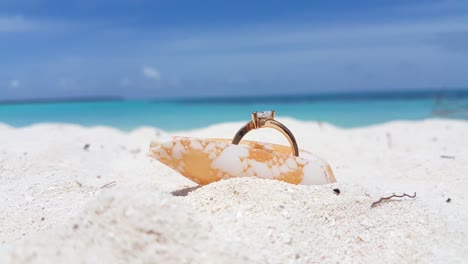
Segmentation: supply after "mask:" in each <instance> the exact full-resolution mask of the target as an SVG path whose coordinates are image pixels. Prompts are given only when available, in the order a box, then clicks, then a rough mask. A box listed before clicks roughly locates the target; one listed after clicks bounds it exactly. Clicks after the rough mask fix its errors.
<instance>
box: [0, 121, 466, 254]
mask: <svg viewBox="0 0 468 264" xmlns="http://www.w3.org/2000/svg"><path fill="white" fill-rule="evenodd" d="M278 119H280V120H281V122H283V123H284V124H285V125H287V126H288V127H289V128H290V129H291V130H292V131H293V132H294V134H295V136H296V138H297V140H298V144H299V147H300V148H302V149H305V150H308V151H311V152H313V153H315V154H317V155H318V156H320V157H322V158H324V159H325V160H327V161H328V162H329V163H330V165H331V167H332V169H333V172H334V174H335V177H336V179H337V183H334V184H330V185H321V186H301V185H291V184H287V183H284V182H279V181H273V180H264V179H257V178H239V179H231V180H223V181H220V182H216V183H213V184H209V185H206V186H203V187H197V184H195V183H193V182H191V181H189V180H188V179H186V178H184V177H182V176H180V175H179V174H178V173H177V172H175V171H173V170H171V169H170V168H168V167H166V166H165V165H163V164H161V163H159V162H158V161H156V160H154V159H151V158H150V157H148V155H147V153H148V149H149V144H150V142H151V141H152V140H157V139H158V138H161V137H167V136H170V135H181V136H194V137H220V138H232V136H233V135H234V134H235V132H236V131H237V129H238V128H239V127H240V126H241V125H243V123H224V124H219V125H214V126H211V127H207V128H204V129H199V130H193V131H181V132H177V133H167V132H164V131H161V130H158V129H155V128H149V127H146V128H140V129H137V130H134V131H131V132H128V133H127V132H122V131H119V130H116V129H113V128H109V127H92V128H85V127H80V126H76V125H67V124H38V125H33V126H29V127H24V128H12V127H9V126H7V125H0V201H1V203H0V263H65V262H66V263H318V262H321V263H322V262H323V263H466V259H468V246H467V244H468V225H467V223H468V200H467V199H466V192H467V191H468V152H467V150H468V122H466V121H454V120H444V119H429V120H424V121H418V122H408V121H397V122H391V123H385V124H381V125H376V126H369V127H362V128H354V129H341V128H337V127H334V126H332V125H329V124H326V123H317V122H302V121H297V120H294V119H289V118H282V117H279V118H278ZM246 139H250V140H260V141H265V142H272V143H278V144H285V145H287V141H286V139H285V138H283V137H282V135H281V134H280V133H278V132H277V131H274V130H268V129H264V130H260V131H255V132H252V133H250V134H248V135H247V136H246ZM334 189H339V190H340V193H339V194H337V193H336V191H334ZM392 193H397V194H402V193H407V194H410V195H413V194H414V193H417V196H416V198H414V199H412V198H408V197H405V198H396V199H390V200H386V201H383V202H381V203H380V204H378V205H376V206H374V207H371V205H372V203H373V202H375V201H377V200H379V199H380V198H382V197H386V196H389V195H391V194H392Z"/></svg>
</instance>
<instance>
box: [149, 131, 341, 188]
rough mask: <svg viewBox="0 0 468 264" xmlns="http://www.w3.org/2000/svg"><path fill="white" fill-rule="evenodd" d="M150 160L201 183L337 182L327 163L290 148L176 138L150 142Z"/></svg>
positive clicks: (268, 144)
mask: <svg viewBox="0 0 468 264" xmlns="http://www.w3.org/2000/svg"><path fill="white" fill-rule="evenodd" d="M149 155H150V156H151V157H153V158H155V159H157V160H159V161H160V162H162V163H164V164H165V165H167V166H169V167H171V168H172V169H174V170H176V171H178V172H179V173H180V174H182V175H183V176H185V177H187V178H188V179H190V180H192V181H194V182H196V183H198V184H203V185H204V184H209V183H212V182H215V181H219V180H222V179H229V178H234V177H248V176H255V177H260V178H265V179H275V180H280V181H285V182H288V183H292V184H304V185H318V184H327V183H332V182H335V181H336V180H335V177H334V175H333V172H332V170H331V168H330V166H329V165H328V163H327V162H325V161H324V160H322V159H321V158H319V157H317V156H315V155H313V154H312V153H310V152H308V151H305V150H299V157H295V156H293V155H291V149H290V147H288V146H282V145H276V144H270V143H261V142H255V141H241V142H240V143H239V145H233V144H231V143H230V140H228V139H200V138H187V137H174V138H173V139H172V140H170V141H167V142H153V143H151V149H150V154H149Z"/></svg>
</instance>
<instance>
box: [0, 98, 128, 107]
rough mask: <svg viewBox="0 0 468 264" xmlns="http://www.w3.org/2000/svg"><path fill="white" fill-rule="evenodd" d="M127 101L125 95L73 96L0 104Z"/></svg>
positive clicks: (1, 103)
mask: <svg viewBox="0 0 468 264" xmlns="http://www.w3.org/2000/svg"><path fill="white" fill-rule="evenodd" d="M113 101H125V98H123V97H77V98H74V97H71V98H42V99H26V100H4V101H0V105H14V104H60V103H83V102H113Z"/></svg>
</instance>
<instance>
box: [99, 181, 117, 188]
mask: <svg viewBox="0 0 468 264" xmlns="http://www.w3.org/2000/svg"><path fill="white" fill-rule="evenodd" d="M114 185H115V181H111V182H109V183H106V184H104V185H103V186H101V188H99V189H104V188H110V187H112V186H114Z"/></svg>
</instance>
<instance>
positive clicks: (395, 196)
mask: <svg viewBox="0 0 468 264" xmlns="http://www.w3.org/2000/svg"><path fill="white" fill-rule="evenodd" d="M405 196H406V197H409V198H415V197H416V192H415V193H414V194H413V195H409V194H406V193H403V194H402V195H398V194H393V195H391V196H388V197H382V198H380V199H379V200H378V201H377V202H373V203H372V205H371V207H375V206H376V205H378V204H380V203H381V202H382V201H384V200H389V199H391V198H403V197H405Z"/></svg>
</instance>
